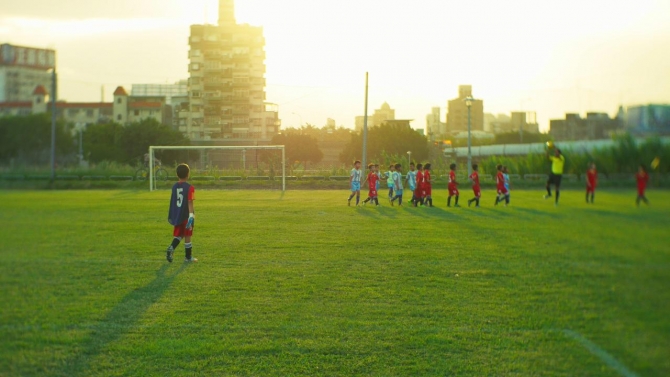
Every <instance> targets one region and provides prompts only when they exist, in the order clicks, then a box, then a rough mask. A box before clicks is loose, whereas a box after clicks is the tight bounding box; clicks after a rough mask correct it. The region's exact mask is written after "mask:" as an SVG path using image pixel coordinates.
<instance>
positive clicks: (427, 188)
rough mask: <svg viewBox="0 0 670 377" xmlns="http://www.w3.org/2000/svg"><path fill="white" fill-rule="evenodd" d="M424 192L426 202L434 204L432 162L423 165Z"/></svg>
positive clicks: (429, 204)
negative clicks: (431, 175)
mask: <svg viewBox="0 0 670 377" xmlns="http://www.w3.org/2000/svg"><path fill="white" fill-rule="evenodd" d="M423 184H424V187H423V194H424V196H425V198H426V199H425V203H426V205H428V206H429V207H432V206H433V184H432V181H431V179H430V163H428V164H426V165H424V166H423Z"/></svg>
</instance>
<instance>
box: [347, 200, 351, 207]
mask: <svg viewBox="0 0 670 377" xmlns="http://www.w3.org/2000/svg"><path fill="white" fill-rule="evenodd" d="M347 205H348V206H349V207H351V199H349V200H347Z"/></svg>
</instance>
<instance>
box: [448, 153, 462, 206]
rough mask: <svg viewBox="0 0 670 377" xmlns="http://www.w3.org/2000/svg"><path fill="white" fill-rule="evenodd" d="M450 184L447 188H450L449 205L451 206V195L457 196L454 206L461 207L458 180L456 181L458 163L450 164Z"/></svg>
mask: <svg viewBox="0 0 670 377" xmlns="http://www.w3.org/2000/svg"><path fill="white" fill-rule="evenodd" d="M449 169H450V170H451V171H450V172H449V185H447V189H448V190H449V197H448V198H447V207H451V197H452V196H455V197H456V201H455V204H454V207H460V206H459V205H458V182H457V181H456V164H451V165H449Z"/></svg>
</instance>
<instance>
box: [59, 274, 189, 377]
mask: <svg viewBox="0 0 670 377" xmlns="http://www.w3.org/2000/svg"><path fill="white" fill-rule="evenodd" d="M187 265H188V264H187V263H183V264H182V265H181V267H179V269H178V270H177V271H176V272H175V273H173V274H172V275H166V271H167V270H168V268H169V266H170V265H168V264H165V265H163V266H162V267H161V268H160V269H159V270H158V271H156V278H155V279H154V280H153V281H151V282H150V283H149V284H148V285H146V286H145V287H140V288H136V289H135V290H133V291H132V292H130V293H128V294H127V295H126V296H125V297H123V299H121V301H120V302H119V303H118V304H117V305H116V306H115V307H114V308H112V310H111V311H110V312H109V313H108V314H107V315H106V316H105V318H103V319H102V320H101V321H100V322H98V323H97V324H96V325H94V326H93V328H92V329H91V334H90V335H89V337H88V338H87V339H86V340H84V342H83V343H82V344H81V345H80V350H79V352H78V353H77V354H76V355H73V356H72V357H71V358H70V359H69V360H67V361H66V362H65V364H64V365H63V367H62V370H60V371H58V373H56V375H58V376H86V375H88V374H90V373H87V369H88V367H89V363H90V362H91V360H93V359H95V357H96V356H98V355H100V354H101V353H102V352H104V351H105V348H106V347H107V346H108V345H109V344H111V343H113V342H114V341H116V340H118V339H120V338H121V337H123V336H124V335H125V334H126V333H128V332H129V331H132V330H133V328H134V326H135V325H136V324H137V322H138V321H139V320H140V319H141V318H142V316H143V315H144V313H145V312H146V311H147V309H149V307H151V305H153V304H154V303H156V301H158V299H160V298H161V297H162V296H163V294H164V293H165V291H166V290H167V289H168V288H169V287H170V285H171V284H172V281H173V280H174V279H175V277H177V275H179V274H180V273H181V272H182V271H183V270H184V269H185V268H186V267H187Z"/></svg>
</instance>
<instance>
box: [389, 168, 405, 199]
mask: <svg viewBox="0 0 670 377" xmlns="http://www.w3.org/2000/svg"><path fill="white" fill-rule="evenodd" d="M394 168H395V169H394V171H393V174H392V175H391V177H393V191H395V196H394V197H393V199H391V205H393V202H394V201H395V200H396V199H398V205H399V206H401V205H402V190H403V186H402V165H400V164H395V166H394Z"/></svg>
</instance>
